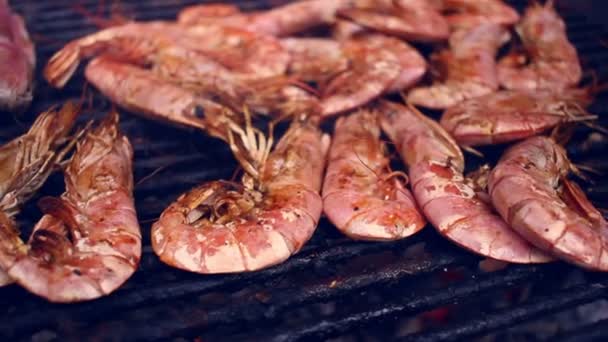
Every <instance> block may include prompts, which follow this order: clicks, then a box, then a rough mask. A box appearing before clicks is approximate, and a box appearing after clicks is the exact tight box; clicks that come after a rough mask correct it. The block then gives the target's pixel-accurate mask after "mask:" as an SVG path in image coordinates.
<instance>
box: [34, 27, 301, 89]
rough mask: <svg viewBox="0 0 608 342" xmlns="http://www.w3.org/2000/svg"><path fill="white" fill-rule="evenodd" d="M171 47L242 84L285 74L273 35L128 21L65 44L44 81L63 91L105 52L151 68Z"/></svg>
mask: <svg viewBox="0 0 608 342" xmlns="http://www.w3.org/2000/svg"><path fill="white" fill-rule="evenodd" d="M201 42H204V44H202V43H201ZM175 46H180V47H181V48H183V49H187V50H190V51H194V52H198V53H200V54H202V55H205V56H207V57H209V58H210V59H212V60H214V61H216V62H217V63H218V64H219V65H222V66H223V67H224V68H225V69H227V70H229V71H230V72H231V73H233V74H234V76H235V77H238V78H241V79H244V80H252V79H261V78H269V77H275V76H280V75H283V74H284V73H285V71H286V70H287V65H288V62H289V54H288V52H287V51H285V50H284V49H283V48H282V46H281V44H280V43H279V41H278V40H276V39H274V38H272V37H268V36H264V35H260V34H256V33H252V32H248V31H244V30H239V29H236V28H230V27H222V26H217V25H209V26H194V27H181V26H178V25H177V24H172V23H169V22H160V21H157V22H154V21H152V22H145V23H137V22H132V23H127V24H124V25H121V26H115V27H111V28H108V29H104V30H101V31H99V32H96V33H93V34H91V35H88V36H85V37H82V38H79V39H76V40H74V41H71V42H69V43H68V44H66V45H65V46H64V47H63V48H62V49H61V50H59V51H58V52H56V53H55V54H54V55H53V57H51V59H50V60H49V61H48V63H47V65H46V67H45V69H44V77H45V78H46V79H47V81H48V82H49V83H50V84H51V85H52V86H54V87H56V88H61V87H63V86H64V85H65V83H66V82H67V81H68V80H69V79H70V78H71V77H72V75H73V74H74V72H75V70H76V68H77V67H78V65H79V63H80V61H81V60H82V59H85V58H90V57H95V56H99V55H102V54H106V55H108V54H109V55H111V56H113V57H114V58H115V59H120V60H123V61H125V62H129V63H132V64H136V65H140V66H149V65H154V63H155V62H156V59H157V58H158V56H159V55H161V54H162V52H164V51H165V50H167V49H172V48H175Z"/></svg>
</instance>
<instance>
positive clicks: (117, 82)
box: [85, 56, 226, 130]
mask: <svg viewBox="0 0 608 342" xmlns="http://www.w3.org/2000/svg"><path fill="white" fill-rule="evenodd" d="M85 76H86V78H87V80H88V81H89V82H91V83H92V84H93V85H94V86H95V87H96V88H97V89H98V90H99V91H100V92H102V93H103V94H104V95H105V96H107V97H108V98H109V99H110V100H111V101H112V102H114V103H116V104H117V105H119V106H120V107H122V108H125V109H127V110H129V111H132V112H134V113H139V114H141V115H143V116H145V117H147V118H149V119H153V120H159V121H163V122H168V123H172V124H175V125H179V126H183V127H193V128H197V129H203V130H209V129H210V127H209V125H208V123H209V122H211V121H212V119H209V118H216V117H220V116H222V115H224V113H225V111H226V107H224V106H222V105H220V104H219V103H217V102H214V101H211V100H208V99H206V98H204V97H202V96H198V95H197V94H196V93H195V92H194V91H190V90H188V89H184V88H182V87H179V86H177V85H175V84H173V83H171V82H169V81H166V80H163V79H162V78H160V77H158V76H156V75H154V74H153V73H151V72H149V71H148V70H145V69H143V68H140V67H138V66H135V65H131V64H126V63H122V62H119V61H116V60H114V59H112V58H111V57H109V56H100V57H97V58H95V59H93V60H92V61H91V62H90V63H89V64H88V65H87V67H86V69H85Z"/></svg>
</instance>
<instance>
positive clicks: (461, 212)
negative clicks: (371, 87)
mask: <svg viewBox="0 0 608 342" xmlns="http://www.w3.org/2000/svg"><path fill="white" fill-rule="evenodd" d="M379 110H380V111H381V113H382V115H383V116H382V119H381V120H382V127H383V129H384V131H385V132H386V134H387V135H388V136H389V138H390V139H391V140H392V141H393V142H394V143H395V145H396V147H397V150H398V151H399V152H400V154H401V157H402V158H403V161H404V162H405V163H406V165H407V166H408V167H409V177H410V181H411V184H412V190H413V193H414V197H415V199H416V201H417V202H418V205H419V206H420V207H421V208H422V211H423V213H424V214H425V216H426V218H427V219H428V220H429V221H430V222H431V224H432V225H433V226H434V227H435V228H436V229H437V231H438V232H439V233H440V234H441V235H443V236H444V237H446V238H448V239H449V240H451V241H453V242H454V243H456V244H458V245H460V246H462V247H464V248H465V249H467V250H470V251H472V252H474V253H477V254H480V255H483V256H487V257H490V258H493V259H498V260H503V261H507V262H513V263H541V262H548V261H550V260H551V258H550V257H548V256H547V255H545V254H544V253H543V252H541V251H540V250H538V249H536V248H535V247H533V246H532V245H531V244H529V243H528V242H527V241H526V240H524V239H523V238H521V237H520V236H519V235H517V234H516V233H515V232H514V231H513V230H512V229H511V228H510V227H509V226H508V225H507V224H506V223H505V222H504V221H503V220H502V219H501V218H500V217H499V216H498V215H496V214H495V213H494V212H493V210H492V208H491V207H490V206H489V205H487V204H486V203H485V202H484V201H483V200H482V199H481V198H479V197H478V195H477V194H476V192H475V190H474V189H473V188H471V187H470V186H469V185H468V184H467V181H466V179H465V178H464V176H463V170H464V158H463V156H462V152H461V151H460V149H459V148H458V145H456V143H455V142H454V141H453V140H452V138H451V137H450V136H449V135H448V134H447V133H446V132H445V131H444V130H443V129H442V128H441V126H439V125H438V124H437V123H435V122H434V121H432V120H431V119H429V118H426V117H425V116H424V115H422V114H420V113H416V112H414V111H412V110H411V109H408V108H406V107H404V106H401V105H398V104H396V103H391V102H387V101H383V102H382V103H381V104H380V105H379Z"/></svg>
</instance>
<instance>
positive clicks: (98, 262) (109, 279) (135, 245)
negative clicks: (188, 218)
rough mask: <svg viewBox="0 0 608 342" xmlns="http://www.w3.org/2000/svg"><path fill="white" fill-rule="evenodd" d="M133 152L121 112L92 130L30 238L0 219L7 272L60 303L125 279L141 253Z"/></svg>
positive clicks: (0, 249)
mask: <svg viewBox="0 0 608 342" xmlns="http://www.w3.org/2000/svg"><path fill="white" fill-rule="evenodd" d="M132 157H133V150H132V148H131V144H130V143H129V141H128V140H127V138H126V137H125V136H123V135H121V134H120V133H119V131H118V114H116V113H113V114H111V115H110V116H109V117H108V118H107V119H106V121H105V122H103V123H102V124H100V125H99V126H98V127H97V128H96V129H95V130H93V131H91V132H89V133H87V135H86V136H85V138H84V140H83V141H81V142H79V144H78V148H77V151H76V152H75V154H74V156H73V157H72V160H71V162H70V164H69V165H68V167H67V169H66V171H65V183H66V192H65V193H64V194H63V195H62V196H61V197H60V198H48V197H47V198H44V199H42V200H41V202H40V206H41V209H42V211H43V212H44V213H45V215H44V216H43V217H42V219H41V220H40V221H39V222H38V224H37V225H36V226H35V227H34V231H33V233H32V236H31V238H30V241H29V243H28V244H27V245H26V244H24V243H23V242H22V241H21V239H20V238H19V236H18V233H17V231H16V230H15V229H14V227H12V226H10V225H7V222H6V221H4V220H3V221H4V222H1V223H0V234H1V235H2V238H1V239H0V265H1V266H2V268H3V269H5V270H6V271H7V272H8V274H9V276H10V277H11V278H12V279H14V280H15V281H16V282H17V283H19V285H21V286H23V287H25V288H26V289H27V290H28V291H30V292H32V293H35V294H37V295H39V296H41V297H44V298H46V299H48V300H49V301H52V302H61V303H66V302H76V301H84V300H90V299H95V298H98V297H101V296H104V295H107V294H109V293H111V292H112V291H114V290H115V289H116V288H118V287H119V286H120V285H122V283H124V282H125V281H126V280H127V279H128V278H129V277H130V276H131V275H132V274H133V272H135V270H136V269H137V265H138V264H139V259H140V257H141V233H140V231H139V224H138V222H137V216H136V214H135V204H134V201H133V195H132V192H133V175H132Z"/></svg>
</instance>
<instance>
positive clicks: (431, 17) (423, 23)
mask: <svg viewBox="0 0 608 342" xmlns="http://www.w3.org/2000/svg"><path fill="white" fill-rule="evenodd" d="M338 15H339V16H340V17H342V18H347V19H349V20H352V21H353V22H355V23H356V24H358V25H361V26H364V27H366V28H369V29H373V30H376V31H380V32H383V33H386V34H390V35H395V36H397V37H399V38H402V39H405V40H408V41H416V42H427V43H432V42H439V41H443V40H446V39H447V38H448V37H449V34H450V31H449V27H448V23H447V22H446V20H445V18H444V17H443V16H441V14H440V13H439V12H438V11H437V10H436V9H435V8H434V7H433V6H430V5H428V3H427V1H426V0H401V1H392V2H390V4H384V5H382V4H376V3H375V4H374V5H372V6H370V7H367V6H359V8H344V9H342V10H340V11H338Z"/></svg>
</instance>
